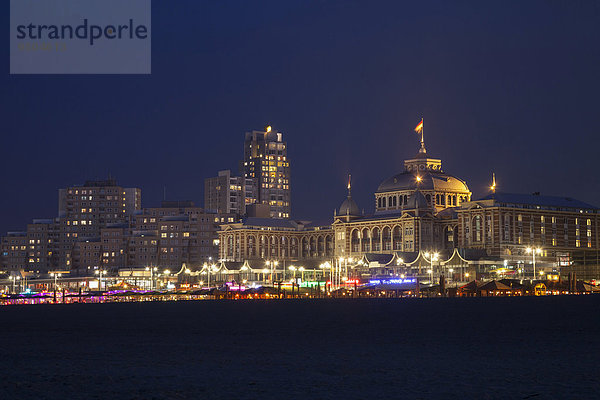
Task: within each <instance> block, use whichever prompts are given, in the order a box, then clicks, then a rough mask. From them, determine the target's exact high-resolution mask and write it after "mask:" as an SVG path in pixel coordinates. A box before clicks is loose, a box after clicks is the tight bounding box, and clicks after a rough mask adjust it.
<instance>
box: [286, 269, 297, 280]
mask: <svg viewBox="0 0 600 400" xmlns="http://www.w3.org/2000/svg"><path fill="white" fill-rule="evenodd" d="M288 269H289V270H290V271H293V272H294V282H296V267H294V266H293V265H290V267H289V268H288Z"/></svg>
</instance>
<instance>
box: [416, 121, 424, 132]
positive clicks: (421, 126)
mask: <svg viewBox="0 0 600 400" xmlns="http://www.w3.org/2000/svg"><path fill="white" fill-rule="evenodd" d="M422 131H423V118H421V122H419V125H417V127H416V128H415V132H417V133H421V132H422Z"/></svg>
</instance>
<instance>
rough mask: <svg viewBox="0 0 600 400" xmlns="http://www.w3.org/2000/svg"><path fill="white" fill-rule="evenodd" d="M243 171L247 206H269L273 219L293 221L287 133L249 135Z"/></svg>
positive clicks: (259, 132) (247, 135) (270, 131)
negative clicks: (291, 218) (256, 204)
mask: <svg viewBox="0 0 600 400" xmlns="http://www.w3.org/2000/svg"><path fill="white" fill-rule="evenodd" d="M242 169H243V172H244V179H245V182H244V186H245V187H244V197H245V204H246V205H248V204H254V203H262V204H269V206H270V214H271V218H289V217H290V213H291V191H290V161H289V159H288V158H287V143H286V142H284V141H283V134H282V133H281V132H275V131H272V130H271V127H267V128H266V130H265V131H264V132H263V131H252V132H246V140H245V141H244V160H243V166H242Z"/></svg>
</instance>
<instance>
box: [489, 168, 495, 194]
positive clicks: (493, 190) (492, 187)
mask: <svg viewBox="0 0 600 400" xmlns="http://www.w3.org/2000/svg"><path fill="white" fill-rule="evenodd" d="M490 190H491V191H492V193H496V173H495V172H492V186H490Z"/></svg>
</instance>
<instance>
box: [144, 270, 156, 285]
mask: <svg viewBox="0 0 600 400" xmlns="http://www.w3.org/2000/svg"><path fill="white" fill-rule="evenodd" d="M146 271H150V289H154V274H155V273H156V271H158V268H157V267H153V268H152V267H146Z"/></svg>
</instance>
